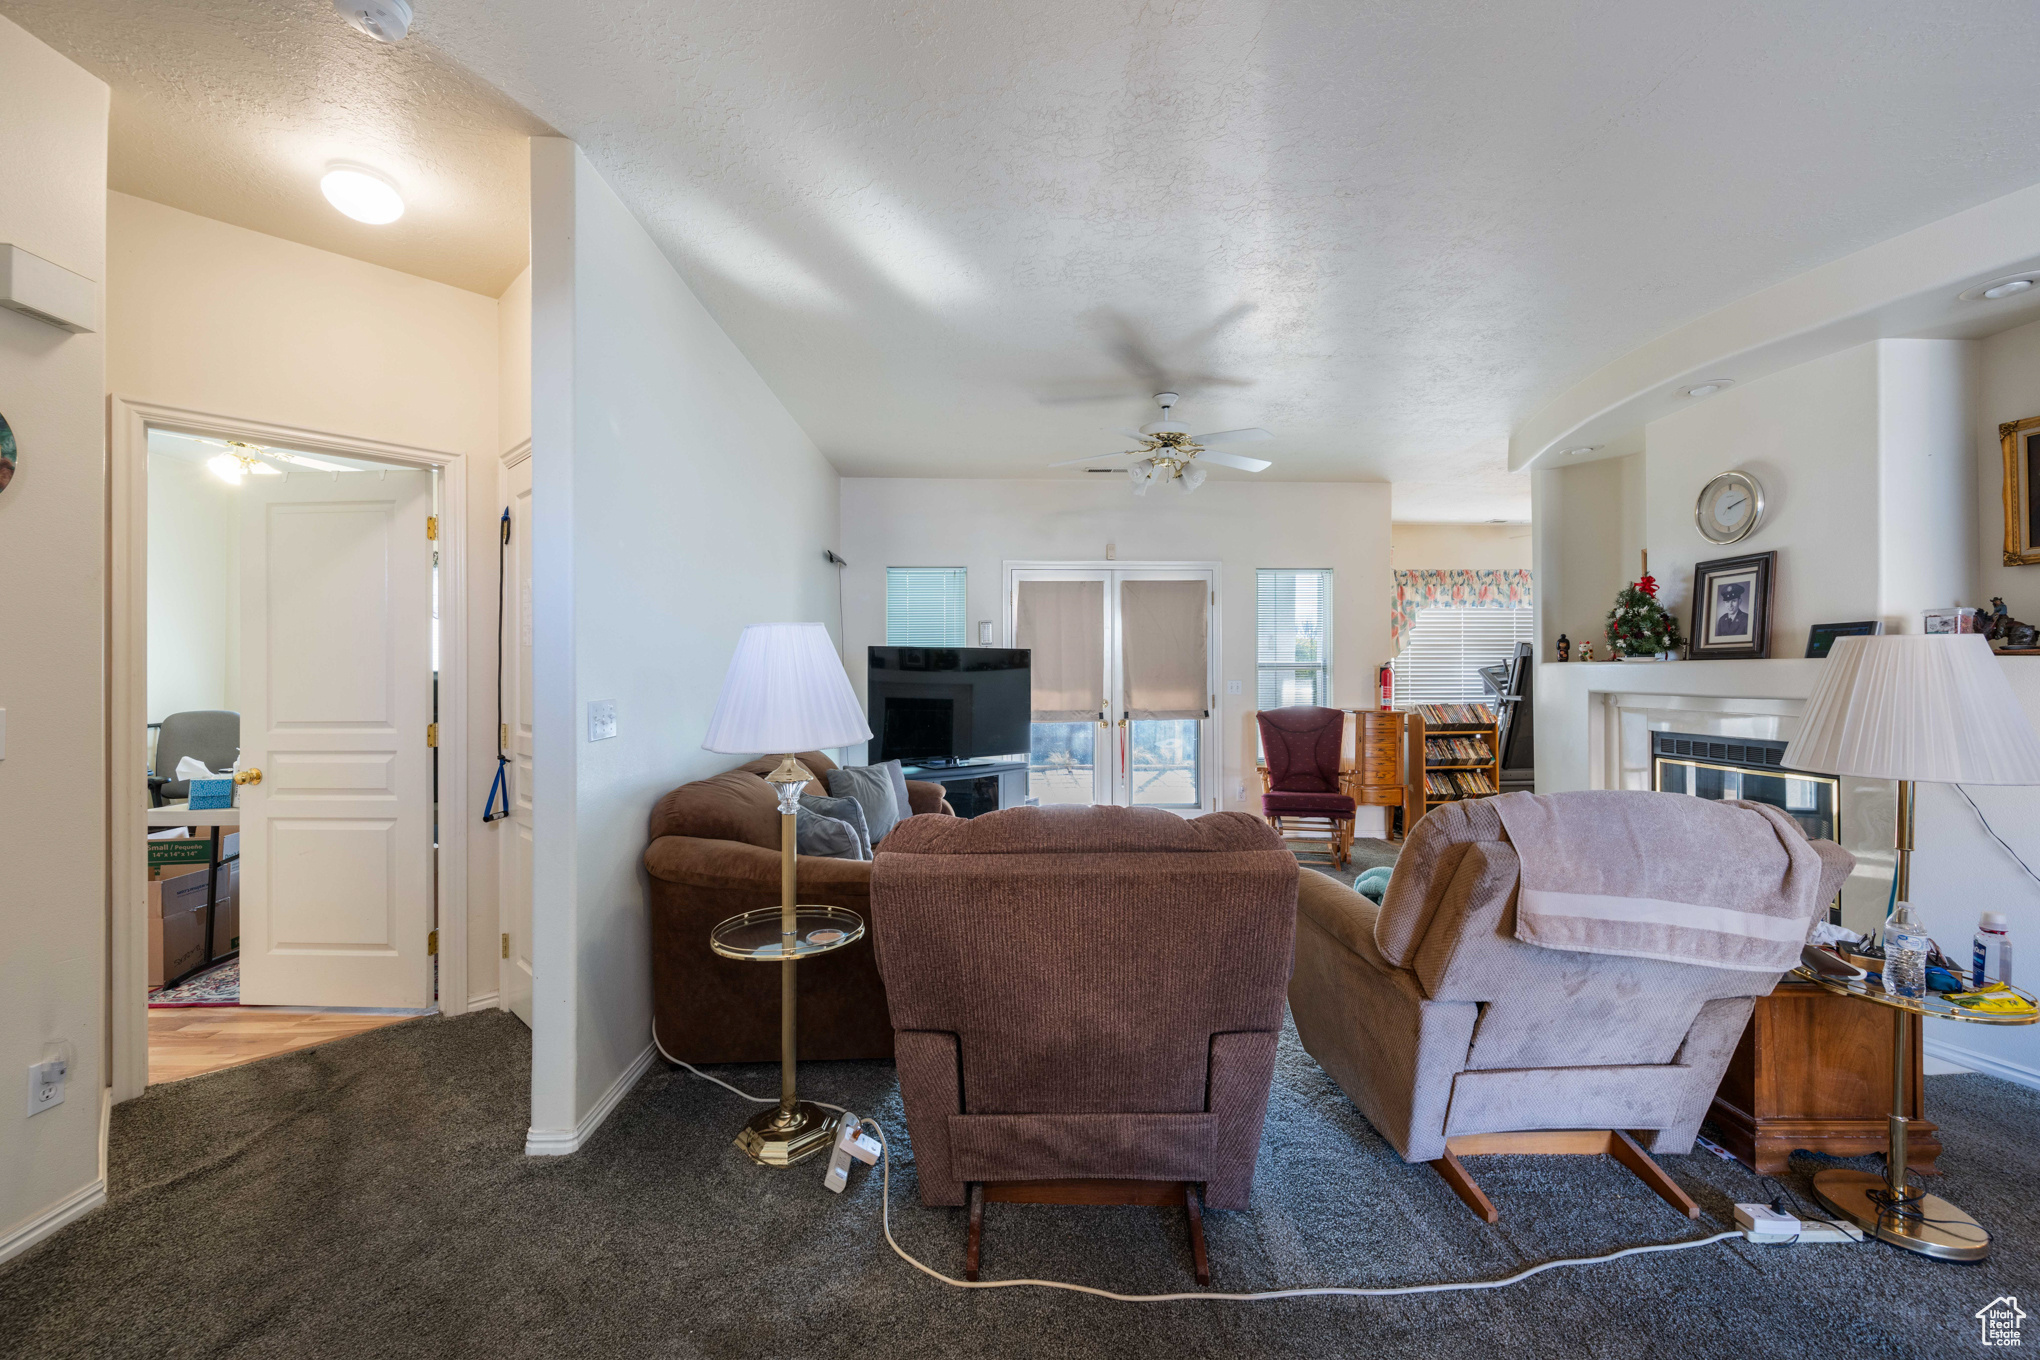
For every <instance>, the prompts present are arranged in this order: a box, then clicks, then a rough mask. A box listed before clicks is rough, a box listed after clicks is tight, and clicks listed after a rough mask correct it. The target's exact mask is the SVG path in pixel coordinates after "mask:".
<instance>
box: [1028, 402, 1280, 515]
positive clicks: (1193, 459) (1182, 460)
mask: <svg viewBox="0 0 2040 1360" xmlns="http://www.w3.org/2000/svg"><path fill="white" fill-rule="evenodd" d="M1177 400H1178V398H1177V396H1176V394H1175V393H1174V392H1157V393H1155V401H1156V402H1158V403H1159V404H1160V405H1161V408H1162V418H1161V419H1160V420H1158V421H1156V422H1155V423H1154V424H1152V425H1143V426H1141V427H1140V429H1138V430H1127V431H1125V432H1124V433H1125V434H1126V436H1127V438H1129V439H1137V440H1139V441H1140V446H1139V447H1138V448H1132V449H1125V450H1122V451H1121V452H1119V453H1106V454H1099V455H1096V456H1093V457H1090V458H1066V459H1064V460H1063V461H1062V462H1060V463H1050V464H1049V466H1050V467H1059V468H1062V467H1077V466H1079V465H1081V464H1084V463H1098V462H1102V461H1104V460H1105V459H1107V458H1133V459H1137V460H1138V461H1137V462H1134V463H1131V464H1129V465H1128V466H1127V469H1126V473H1127V476H1128V477H1129V478H1131V479H1132V481H1133V494H1134V495H1136V496H1145V495H1146V494H1147V491H1148V488H1149V487H1151V486H1153V485H1155V484H1156V483H1158V482H1174V483H1175V485H1176V489H1177V490H1179V491H1183V492H1186V493H1187V492H1191V491H1195V490H1196V489H1197V488H1198V487H1200V486H1203V485H1204V467H1203V466H1201V465H1202V464H1212V463H1216V464H1217V465H1218V466H1219V467H1229V468H1238V469H1239V470H1240V471H1242V472H1262V471H1265V470H1266V469H1268V468H1271V467H1273V466H1275V465H1274V464H1273V463H1271V462H1269V461H1268V460H1267V459H1265V458H1246V457H1243V456H1241V455H1240V454H1237V453H1226V452H1224V451H1223V450H1221V449H1213V448H1210V447H1207V446H1208V445H1212V444H1253V443H1258V442H1259V441H1261V440H1263V439H1273V438H1274V437H1275V436H1273V435H1271V434H1269V433H1268V432H1267V431H1266V430H1262V429H1249V430H1218V431H1216V432H1214V433H1212V434H1191V433H1190V427H1189V426H1188V425H1178V424H1176V423H1174V422H1173V421H1171V420H1170V419H1169V415H1170V412H1171V409H1172V408H1173V407H1174V406H1175V405H1176V402H1177Z"/></svg>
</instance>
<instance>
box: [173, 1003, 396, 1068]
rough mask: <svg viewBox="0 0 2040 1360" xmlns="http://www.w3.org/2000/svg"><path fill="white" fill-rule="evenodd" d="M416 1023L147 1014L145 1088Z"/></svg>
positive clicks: (211, 1010)
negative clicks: (147, 1073) (147, 1085)
mask: <svg viewBox="0 0 2040 1360" xmlns="http://www.w3.org/2000/svg"><path fill="white" fill-rule="evenodd" d="M415 1019H417V1017H416V1016H412V1015H349V1014H338V1013H335V1012H332V1011H302V1010H292V1009H289V1008H287V1007H275V1006H179V1007H175V1008H157V1009H154V1010H151V1011H150V1012H149V1085H151V1086H154V1085H156V1084H157V1083H159V1082H165V1081H178V1080H181V1079H183V1078H185V1077H196V1076H199V1075H201V1074H203V1073H206V1072H217V1071H219V1070H220V1069H221V1068H224V1067H239V1066H240V1065H241V1064H242V1063H251V1062H254V1061H255V1060H256V1059H258V1058H269V1057H274V1056H275V1055H276V1054H278V1053H291V1052H295V1051H296V1050H298V1049H300V1048H312V1047H314V1046H316V1045H318V1044H326V1043H331V1042H332V1041H333V1040H335V1039H346V1038H349V1037H351V1036H353V1035H356V1034H363V1033H366V1032H367V1031H369V1030H372V1029H381V1028H383V1027H384V1026H386V1025H400V1024H402V1023H403V1022H404V1021H406V1020H415Z"/></svg>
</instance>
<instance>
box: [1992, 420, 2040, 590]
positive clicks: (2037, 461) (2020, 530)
mask: <svg viewBox="0 0 2040 1360" xmlns="http://www.w3.org/2000/svg"><path fill="white" fill-rule="evenodd" d="M1998 440H1999V442H2001V443H2002V444H2003V445H2004V450H2005V565H2006V566H2008V567H2030V566H2040V504H2036V503H2035V500H2034V495H2033V493H2034V490H2035V488H2036V487H2040V416H2029V417H2027V418H2026V419H2025V420H2010V421H2006V422H2005V423H2004V424H2002V425H2000V426H1998Z"/></svg>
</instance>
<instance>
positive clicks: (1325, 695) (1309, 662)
mask: <svg viewBox="0 0 2040 1360" xmlns="http://www.w3.org/2000/svg"><path fill="white" fill-rule="evenodd" d="M1254 662H1255V670H1256V673H1255V677H1254V695H1255V699H1254V706H1255V707H1256V708H1261V709H1269V708H1288V707H1290V706H1291V705H1293V704H1316V705H1318V706H1320V707H1326V708H1329V707H1330V706H1331V702H1332V573H1331V572H1330V571H1329V570H1324V569H1319V568H1305V569H1291V568H1286V567H1284V568H1275V567H1263V568H1261V569H1260V570H1259V571H1257V572H1255V573H1254Z"/></svg>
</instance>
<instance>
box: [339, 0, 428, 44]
mask: <svg viewBox="0 0 2040 1360" xmlns="http://www.w3.org/2000/svg"><path fill="white" fill-rule="evenodd" d="M333 9H334V11H335V12H336V13H338V14H339V16H340V17H341V18H343V19H345V20H346V21H347V22H348V24H350V25H351V26H352V27H354V28H356V29H359V30H360V31H361V32H363V33H366V34H367V35H368V36H369V37H371V38H374V39H375V40H376V41H377V42H386V43H393V42H402V41H403V38H404V35H405V34H406V33H409V32H410V31H411V6H410V3H409V0H333Z"/></svg>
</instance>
